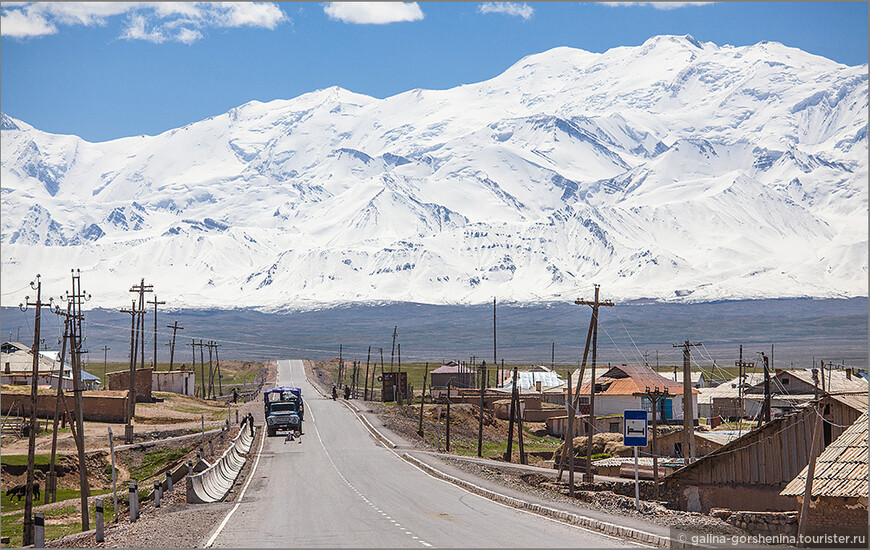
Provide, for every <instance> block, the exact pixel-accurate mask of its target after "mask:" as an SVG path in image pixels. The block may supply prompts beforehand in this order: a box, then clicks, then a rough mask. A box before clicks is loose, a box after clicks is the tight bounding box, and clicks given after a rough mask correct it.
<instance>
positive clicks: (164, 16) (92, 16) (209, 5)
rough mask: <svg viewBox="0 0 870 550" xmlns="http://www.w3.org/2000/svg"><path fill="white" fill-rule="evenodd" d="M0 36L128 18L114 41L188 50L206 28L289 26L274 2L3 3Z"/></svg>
mask: <svg viewBox="0 0 870 550" xmlns="http://www.w3.org/2000/svg"><path fill="white" fill-rule="evenodd" d="M0 8H2V14H0V17H2V35H3V36H10V37H16V38H25V37H36V36H44V35H46V34H54V33H57V32H58V28H59V27H62V26H74V25H83V26H93V25H99V26H103V25H105V24H106V23H107V22H108V20H109V18H111V17H116V16H120V15H125V14H126V15H127V17H126V19H125V20H124V23H123V27H122V29H121V32H120V35H119V38H123V39H126V40H145V41H148V42H153V43H156V44H159V43H161V42H166V41H174V42H181V43H184V44H192V43H193V42H196V41H197V40H200V39H202V38H203V32H202V31H203V30H205V29H208V28H236V27H255V28H263V29H270V30H273V29H275V28H276V27H277V26H278V25H279V24H281V23H283V22H285V21H289V18H288V17H287V16H286V15H285V14H284V12H283V11H282V10H281V8H280V7H279V6H278V5H277V4H275V3H273V2H256V3H251V2H3V3H2V4H0Z"/></svg>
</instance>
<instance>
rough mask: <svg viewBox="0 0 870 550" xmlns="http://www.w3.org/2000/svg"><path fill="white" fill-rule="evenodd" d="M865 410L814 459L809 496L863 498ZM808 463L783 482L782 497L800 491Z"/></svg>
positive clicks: (864, 492) (865, 451)
mask: <svg viewBox="0 0 870 550" xmlns="http://www.w3.org/2000/svg"><path fill="white" fill-rule="evenodd" d="M867 431H868V430H867V413H866V412H865V413H864V414H862V415H861V416H860V417H859V418H858V420H856V421H855V423H854V424H852V425H851V426H850V427H849V428H848V429H847V430H846V431H845V432H843V433H842V434H841V435H840V437H838V438H837V439H835V440H834V442H833V443H831V444H830V445H828V448H827V449H825V450H824V451H823V452H822V454H820V455H819V457H818V458H817V459H816V469H815V472H814V473H813V488H812V496H814V497H817V496H825V497H864V498H867V493H868V484H867V459H868V453H867ZM808 470H809V465H808V466H807V467H805V468H804V469H803V471H801V473H800V474H798V476H797V477H796V478H794V479H793V480H791V482H790V483H789V484H788V485H786V487H785V489H783V490H782V492H781V493H780V494H781V495H783V496H795V497H796V496H800V495H803V494H804V490H805V488H806V482H807V471H808Z"/></svg>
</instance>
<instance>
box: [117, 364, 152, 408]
mask: <svg viewBox="0 0 870 550" xmlns="http://www.w3.org/2000/svg"><path fill="white" fill-rule="evenodd" d="M153 370H154V369H151V368H147V369H136V402H137V403H151V384H152V382H151V374H152V372H153ZM106 381H107V382H108V384H109V389H110V390H117V391H124V390H128V391H129V389H130V371H129V370H124V371H118V372H110V373H109V374H107V375H106Z"/></svg>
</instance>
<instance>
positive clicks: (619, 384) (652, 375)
mask: <svg viewBox="0 0 870 550" xmlns="http://www.w3.org/2000/svg"><path fill="white" fill-rule="evenodd" d="M584 378H585V376H584ZM595 382H596V384H602V385H606V386H607V387H605V388H603V391H601V392H599V391H596V392H595V393H596V394H597V395H632V394H634V393H638V392H643V391H646V389H647V388H649V389H650V390H652V389H654V388H656V387H658V388H659V389H660V390H664V389H665V388H667V389H668V391H669V392H670V393H672V394H674V395H683V385H682V384H681V383H678V382H674V381H673V380H668V379H667V378H665V377H664V376H662V375H660V374H659V373H657V372H656V371H654V370H652V369H651V368H650V367H647V366H646V365H620V366H618V367H610V368H609V369H608V370H607V371H606V372H605V373H604V374H602V375H601V376H598V377H596V378H595ZM579 391H580V393H589V382H587V383H586V384H584V385H583V387H582V388H580V390H579ZM692 393H695V394H697V393H698V390H696V389H694V388H693V389H692Z"/></svg>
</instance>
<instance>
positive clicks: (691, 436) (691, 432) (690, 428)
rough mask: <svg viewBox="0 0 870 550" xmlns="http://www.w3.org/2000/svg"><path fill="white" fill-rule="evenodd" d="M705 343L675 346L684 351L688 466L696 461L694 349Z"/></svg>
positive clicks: (685, 439) (684, 427) (685, 429)
mask: <svg viewBox="0 0 870 550" xmlns="http://www.w3.org/2000/svg"><path fill="white" fill-rule="evenodd" d="M701 344H703V342H696V343H694V344H693V343H692V342H690V341H688V340H686V341H685V342H683V343H682V344H674V345H673V346H674V347H675V348H682V350H683V447H684V449H683V456H684V457H685V458H686V464H688V463H689V462H691V461H693V460H695V411H694V410H693V409H692V347H693V346H700V345H701ZM675 379H676V377H675Z"/></svg>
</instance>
